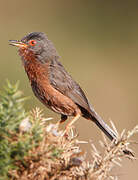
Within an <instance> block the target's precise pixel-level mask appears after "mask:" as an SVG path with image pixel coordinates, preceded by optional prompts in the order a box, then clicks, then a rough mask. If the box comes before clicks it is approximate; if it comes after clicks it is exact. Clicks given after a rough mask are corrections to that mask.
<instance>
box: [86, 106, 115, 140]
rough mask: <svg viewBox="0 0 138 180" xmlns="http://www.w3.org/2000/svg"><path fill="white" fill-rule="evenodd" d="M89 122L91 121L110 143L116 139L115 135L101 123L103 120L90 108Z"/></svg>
mask: <svg viewBox="0 0 138 180" xmlns="http://www.w3.org/2000/svg"><path fill="white" fill-rule="evenodd" d="M89 118H90V120H92V121H93V122H94V123H95V124H96V125H97V126H98V127H99V128H100V129H101V130H102V131H103V132H104V134H105V135H106V136H107V137H108V138H109V139H110V140H111V141H112V140H113V139H116V137H117V135H116V133H115V132H114V131H113V130H112V129H111V128H110V127H109V126H108V125H107V124H106V123H105V122H104V121H103V119H102V118H101V117H100V116H99V115H98V114H97V113H96V112H95V110H94V109H93V108H92V107H91V114H90V117H89Z"/></svg>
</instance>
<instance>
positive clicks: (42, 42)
mask: <svg viewBox="0 0 138 180" xmlns="http://www.w3.org/2000/svg"><path fill="white" fill-rule="evenodd" d="M10 43H11V45H15V46H18V47H19V52H20V55H21V56H22V58H23V59H25V58H27V57H28V58H29V56H30V55H33V56H34V57H36V59H37V60H38V61H40V62H42V63H45V61H47V60H51V59H53V58H57V57H58V53H57V51H56V49H55V47H54V45H53V43H52V42H51V41H50V40H49V39H48V37H47V36H46V34H45V33H42V32H32V33H29V34H28V35H26V36H25V37H23V38H22V39H21V41H10Z"/></svg>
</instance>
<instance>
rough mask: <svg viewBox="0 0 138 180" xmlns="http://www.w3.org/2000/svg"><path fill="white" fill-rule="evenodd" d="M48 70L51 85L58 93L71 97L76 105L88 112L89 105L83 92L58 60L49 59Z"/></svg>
mask: <svg viewBox="0 0 138 180" xmlns="http://www.w3.org/2000/svg"><path fill="white" fill-rule="evenodd" d="M49 71H50V73H49V76H50V83H51V85H52V86H53V87H54V88H55V89H57V90H58V91H59V92H60V93H62V94H64V95H65V96H67V97H69V98H71V99H72V101H73V102H75V103H76V104H77V105H79V106H81V107H82V108H84V109H86V110H87V111H88V112H90V105H89V103H88V100H87V98H86V96H85V94H84V92H83V91H82V89H81V88H80V86H79V85H78V84H77V83H76V82H75V81H74V80H73V79H72V77H71V76H70V75H69V74H68V73H67V72H66V70H65V69H64V67H63V66H62V65H61V63H60V62H59V61H58V60H53V61H51V64H50V69H49Z"/></svg>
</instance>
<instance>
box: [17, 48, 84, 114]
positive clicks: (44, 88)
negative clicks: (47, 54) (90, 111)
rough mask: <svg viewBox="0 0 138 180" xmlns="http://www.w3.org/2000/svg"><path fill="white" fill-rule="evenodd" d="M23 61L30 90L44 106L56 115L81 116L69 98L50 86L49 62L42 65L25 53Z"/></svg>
mask: <svg viewBox="0 0 138 180" xmlns="http://www.w3.org/2000/svg"><path fill="white" fill-rule="evenodd" d="M20 53H21V52H20ZM22 53H23V52H22ZM24 53H25V52H24ZM23 61H24V62H23V64H24V68H25V71H26V73H27V75H28V78H29V81H30V84H31V86H32V90H33V92H34V94H35V96H36V97H37V98H38V99H39V100H40V101H41V102H42V103H43V104H44V105H46V106H47V107H48V108H50V109H52V110H53V111H55V112H57V113H60V114H65V115H68V116H75V115H76V114H78V113H79V114H81V111H80V109H79V108H78V106H77V105H76V104H75V103H74V102H73V101H72V100H71V99H70V98H68V97H67V96H65V95H63V94H62V93H60V92H59V91H57V90H56V89H55V88H53V87H52V85H51V84H50V81H49V73H50V71H49V65H50V61H47V62H46V63H45V64H42V63H41V62H39V61H38V60H36V59H35V58H34V56H33V55H27V53H25V54H24V56H23Z"/></svg>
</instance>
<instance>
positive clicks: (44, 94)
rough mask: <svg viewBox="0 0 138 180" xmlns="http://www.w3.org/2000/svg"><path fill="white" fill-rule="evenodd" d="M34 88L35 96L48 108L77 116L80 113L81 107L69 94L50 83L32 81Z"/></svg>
mask: <svg viewBox="0 0 138 180" xmlns="http://www.w3.org/2000/svg"><path fill="white" fill-rule="evenodd" d="M31 86H32V90H33V92H34V94H35V96H36V97H37V98H38V99H39V100H40V101H41V102H42V103H43V104H44V105H45V106H47V107H48V108H50V109H51V110H53V111H54V112H57V113H59V114H64V115H67V116H75V115H76V114H78V113H79V114H80V113H81V112H80V109H79V107H78V106H77V105H76V104H75V103H74V102H73V101H72V100H71V99H70V98H68V97H67V96H64V95H63V94H61V93H60V92H59V91H57V90H56V89H54V88H53V87H52V86H51V85H50V84H47V83H44V82H43V84H42V85H41V83H39V82H36V81H32V82H31Z"/></svg>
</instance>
